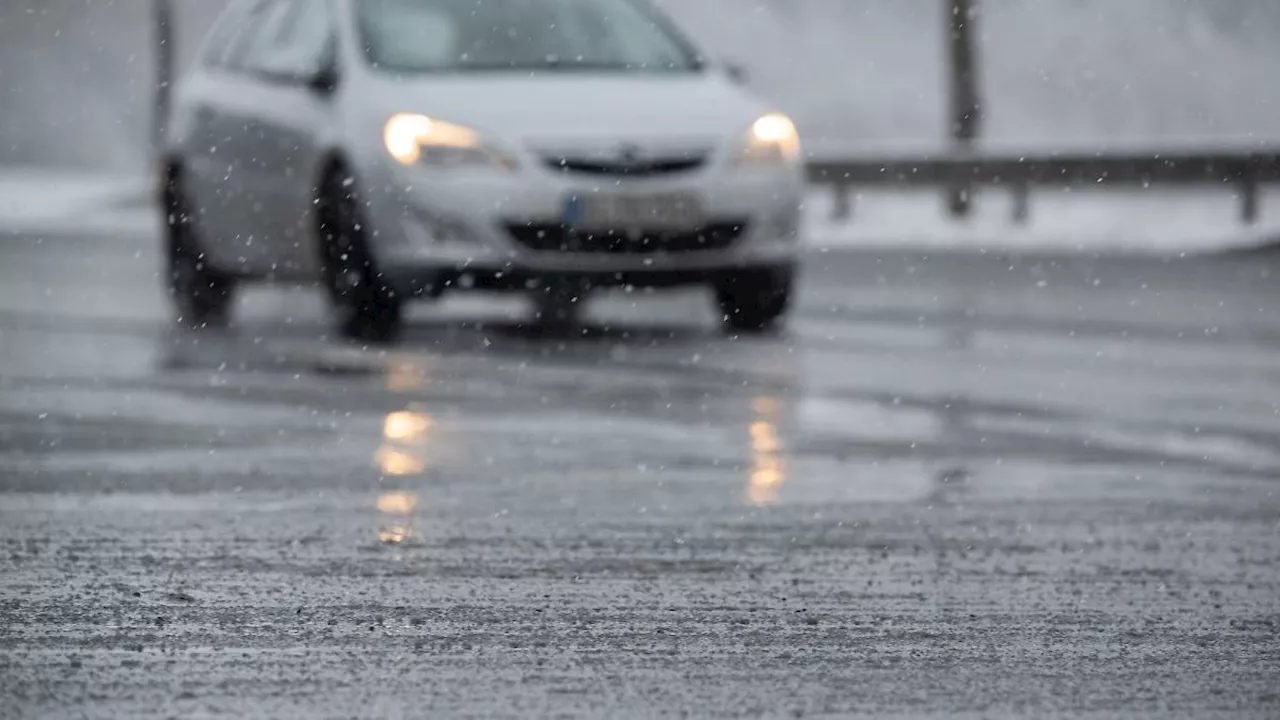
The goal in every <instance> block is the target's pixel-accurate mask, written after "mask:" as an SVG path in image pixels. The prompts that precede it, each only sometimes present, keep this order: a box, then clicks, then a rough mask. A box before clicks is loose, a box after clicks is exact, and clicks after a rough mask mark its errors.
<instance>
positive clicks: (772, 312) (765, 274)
mask: <svg viewBox="0 0 1280 720" xmlns="http://www.w3.org/2000/svg"><path fill="white" fill-rule="evenodd" d="M793 275H794V272H793V271H792V270H790V269H782V268H775V269H764V270H743V271H738V272H735V273H733V274H731V275H729V276H727V277H725V278H723V279H721V280H720V281H719V282H717V283H716V286H715V294H716V303H717V305H718V306H719V308H720V313H721V319H722V322H723V324H724V327H725V329H726V330H729V331H732V332H738V333H758V332H765V331H768V330H771V329H774V328H776V327H777V326H778V325H779V324H780V321H781V319H782V317H783V316H784V315H785V314H786V312H787V309H788V307H789V306H790V303H791V286H792V282H793Z"/></svg>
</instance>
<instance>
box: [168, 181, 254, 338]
mask: <svg viewBox="0 0 1280 720" xmlns="http://www.w3.org/2000/svg"><path fill="white" fill-rule="evenodd" d="M164 204H165V214H166V222H165V245H166V248H165V250H166V261H167V265H168V275H169V277H168V285H169V296H170V298H172V301H173V306H174V311H175V313H176V314H177V320H178V322H180V323H182V324H183V325H186V326H187V327H189V328H192V329H200V328H205V327H223V326H225V325H226V324H227V323H228V322H229V321H230V319H231V307H232V303H233V302H234V300H235V285H236V283H235V278H233V277H232V276H230V275H228V274H226V273H223V272H221V271H219V270H218V269H217V268H215V267H213V266H212V265H211V264H210V262H209V260H208V258H207V257H206V256H205V253H204V251H203V250H202V249H201V247H200V237H199V233H198V231H197V227H196V221H195V217H194V215H193V213H192V210H191V204H190V202H189V201H188V199H187V196H186V194H185V191H184V188H183V187H182V177H181V175H180V174H179V173H177V172H176V171H175V172H172V173H171V174H170V176H169V178H168V183H167V184H166V186H165V190H164Z"/></svg>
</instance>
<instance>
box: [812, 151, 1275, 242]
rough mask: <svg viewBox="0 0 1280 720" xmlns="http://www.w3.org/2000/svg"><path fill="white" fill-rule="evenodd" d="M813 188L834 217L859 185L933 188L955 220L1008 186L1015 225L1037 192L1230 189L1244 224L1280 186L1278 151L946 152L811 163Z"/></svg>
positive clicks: (844, 213)
mask: <svg viewBox="0 0 1280 720" xmlns="http://www.w3.org/2000/svg"><path fill="white" fill-rule="evenodd" d="M808 173H809V180H810V182H812V183H814V184H817V185H827V186H830V187H831V188H832V191H833V192H834V193H835V203H834V210H833V216H834V219H837V220H843V219H848V218H849V217H851V216H852V214H853V197H852V194H853V191H854V189H855V188H859V187H877V188H884V187H899V188H900V187H921V186H933V187H937V188H938V189H939V190H940V191H943V192H946V193H949V194H950V195H951V196H952V197H953V198H961V201H960V202H953V203H952V204H951V212H952V215H953V216H955V217H957V218H960V217H964V216H965V215H967V213H968V210H969V207H968V205H969V203H968V201H967V198H968V192H969V190H970V189H971V188H973V187H974V186H983V185H985V186H994V187H1001V188H1008V190H1009V192H1010V193H1012V195H1013V221H1014V222H1015V223H1018V224H1022V223H1025V222H1026V221H1027V219H1028V217H1029V216H1030V205H1031V201H1030V196H1031V190H1032V188H1033V187H1037V186H1040V187H1078V186H1083V185H1088V186H1089V187H1094V188H1098V187H1101V188H1113V187H1115V188H1119V187H1134V186H1137V187H1149V186H1151V185H1181V186H1189V185H1215V186H1223V185H1226V186H1231V187H1234V188H1235V189H1236V190H1237V193H1238V197H1239V200H1240V220H1241V221H1242V222H1243V223H1246V224H1252V223H1254V222H1256V221H1257V219H1258V210H1259V208H1258V195H1259V188H1260V187H1261V186H1262V185H1264V184H1268V183H1280V149H1267V150H1256V151H1255V150H1247V151H1236V152H1202V151H1186V150H1179V151H1174V152H1167V153H1164V152H1150V151H1144V152H1132V153H1088V152H1073V153H1048V154H1042V155H1025V154H1012V153H1010V154H982V155H976V154H975V155H964V154H942V155H933V156H931V155H922V156H915V157H910V156H899V157H866V158H851V159H843V160H841V159H836V160H815V161H811V162H809V163H808Z"/></svg>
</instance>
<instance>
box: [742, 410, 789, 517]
mask: <svg viewBox="0 0 1280 720" xmlns="http://www.w3.org/2000/svg"><path fill="white" fill-rule="evenodd" d="M779 405H780V403H779V402H778V399H777V398H775V397H769V396H760V397H757V398H755V399H753V400H752V401H751V409H752V411H753V412H754V413H755V417H756V419H755V420H753V421H752V422H751V424H750V425H749V426H748V428H747V430H748V433H749V435H750V438H751V469H750V472H749V473H748V476H747V500H748V501H749V502H750V503H751V504H752V505H756V506H765V505H772V504H773V503H774V502H776V501H777V489H778V487H779V486H780V485H782V483H784V482H786V479H787V468H786V462H785V461H784V460H783V458H782V455H781V450H782V443H781V441H780V440H779V439H778V426H777V424H776V422H775V420H776V418H777V415H778V409H779Z"/></svg>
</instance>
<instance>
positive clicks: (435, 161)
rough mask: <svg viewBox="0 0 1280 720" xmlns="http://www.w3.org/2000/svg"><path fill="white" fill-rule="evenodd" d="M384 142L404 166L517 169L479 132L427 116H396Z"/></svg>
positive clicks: (389, 125) (393, 117) (390, 123)
mask: <svg viewBox="0 0 1280 720" xmlns="http://www.w3.org/2000/svg"><path fill="white" fill-rule="evenodd" d="M382 142H383V144H384V145H386V148H387V152H388V153H390V154H391V157H393V158H395V159H396V161H397V162H399V163H400V164H402V165H428V166H432V167H463V166H484V165H489V166H495V167H503V168H507V169H512V168H514V167H515V166H516V161H515V158H513V157H511V156H510V155H508V154H507V153H504V152H502V151H501V150H499V149H497V148H494V147H492V146H491V145H488V144H486V143H485V142H484V139H483V138H481V137H480V133H478V132H476V131H475V130H472V129H471V128H467V127H463V126H461V125H454V124H453V123H449V122H445V121H443V120H436V119H435V118H429V117H427V116H426V115H415V114H409V113H402V114H399V115H393V116H392V117H391V119H390V120H388V121H387V125H386V127H385V128H384V129H383V132H382Z"/></svg>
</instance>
